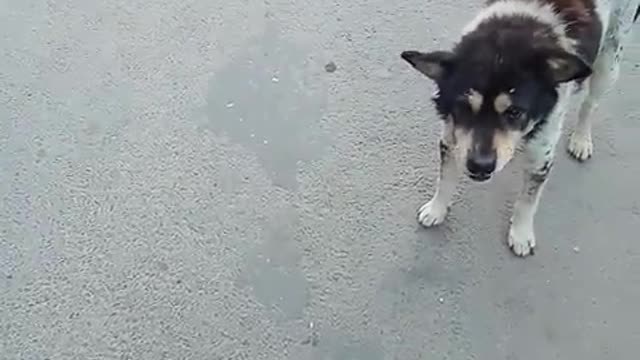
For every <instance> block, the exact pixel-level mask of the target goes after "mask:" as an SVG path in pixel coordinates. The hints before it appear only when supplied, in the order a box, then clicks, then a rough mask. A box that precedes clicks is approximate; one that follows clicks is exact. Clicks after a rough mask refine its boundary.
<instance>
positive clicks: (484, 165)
mask: <svg viewBox="0 0 640 360" xmlns="http://www.w3.org/2000/svg"><path fill="white" fill-rule="evenodd" d="M496 162H497V157H496V153H495V152H492V153H490V154H483V155H479V154H478V155H474V156H470V157H469V158H468V159H467V170H469V176H470V177H471V178H472V179H473V180H477V181H485V180H488V179H489V178H490V177H491V174H492V173H493V172H494V171H495V170H496Z"/></svg>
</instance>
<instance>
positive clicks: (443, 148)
mask: <svg viewBox="0 0 640 360" xmlns="http://www.w3.org/2000/svg"><path fill="white" fill-rule="evenodd" d="M450 127H451V125H450V124H447V126H446V129H445V132H444V134H443V136H442V138H441V139H440V143H439V146H440V173H439V176H438V185H437V188H436V192H435V194H434V195H433V198H431V200H430V201H428V202H427V203H426V204H424V205H422V206H421V207H420V209H419V210H418V221H419V222H420V224H422V225H423V226H426V227H431V226H435V225H439V224H441V223H442V222H443V221H444V218H445V217H446V216H447V212H448V211H449V205H451V201H452V199H453V195H454V194H455V191H456V187H457V185H458V177H459V170H458V166H457V162H456V156H455V154H454V146H456V141H455V140H454V139H453V130H452V129H451V128H450Z"/></svg>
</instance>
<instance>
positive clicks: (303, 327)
mask: <svg viewBox="0 0 640 360" xmlns="http://www.w3.org/2000/svg"><path fill="white" fill-rule="evenodd" d="M472 3H473V5H469V6H460V5H452V4H453V2H447V1H444V0H437V1H436V0H426V1H416V0H399V1H397V2H391V1H387V0H370V1H364V0H353V1H311V0H297V1H284V0H269V1H255V0H247V1H222V0H213V1H205V0H185V1H169V0H110V1H106V0H102V1H101V0H93V1H86V0H85V1H81V0H55V1H36V0H3V1H0V49H1V50H0V359H51V360H53V359H133V360H138V359H154V360H155V359H214V360H223V359H224V360H227V359H229V360H231V359H250V360H261V359H268V360H277V359H283V360H306V359H312V360H411V359H430V360H431V359H508V360H539V359H585V360H586V359H594V360H595V359H637V358H638V354H637V345H638V344H639V343H640V312H639V311H638V303H640V237H639V236H638V229H640V195H639V194H638V184H639V183H640V182H639V179H640V162H639V161H638V160H637V159H638V157H639V156H640V144H639V143H638V140H637V139H638V138H639V137H640V108H639V107H638V106H637V104H638V84H639V83H640V68H638V65H637V64H638V62H639V61H640V47H639V46H638V45H637V44H638V41H636V42H634V44H633V45H632V46H629V47H628V48H627V55H626V60H625V62H624V64H623V76H622V80H621V81H620V83H619V84H618V86H617V88H616V90H615V91H613V92H612V94H611V95H610V96H609V97H608V98H607V100H606V101H605V102H604V103H603V104H602V107H601V108H600V110H599V111H598V112H597V116H598V117H599V118H600V121H599V122H598V124H597V125H596V129H595V134H596V138H595V147H596V155H595V157H594V158H593V159H592V160H591V161H590V162H588V163H586V164H577V163H575V162H573V161H572V160H570V159H569V157H568V156H567V155H566V154H565V151H564V149H563V148H561V149H559V150H558V164H557V167H556V168H555V170H554V175H553V177H552V180H551V181H550V183H549V185H548V187H547V189H546V191H545V194H544V198H543V202H542V205H541V207H540V213H539V216H538V217H537V222H536V229H537V235H538V242H539V248H538V251H537V253H536V256H534V257H531V258H527V259H524V260H523V259H517V258H515V257H513V256H511V255H510V253H509V251H508V249H507V248H506V246H505V244H504V239H505V234H506V229H507V219H508V216H509V210H510V207H511V202H512V200H513V198H514V196H515V193H516V191H517V190H518V186H519V180H520V176H519V172H518V167H517V166H511V167H510V168H509V169H507V170H506V171H505V172H504V173H503V174H502V175H501V176H500V177H499V178H497V179H496V180H495V181H494V182H492V183H490V184H487V185H476V184H469V183H468V182H465V184H464V186H463V187H461V191H460V192H461V194H460V196H459V197H458V200H457V203H456V205H455V206H454V208H453V210H452V212H451V214H450V216H449V217H448V222H447V223H446V225H443V226H442V227H440V228H438V229H434V230H423V229H420V228H419V227H418V225H417V223H416V221H415V211H416V209H417V208H418V206H419V205H420V204H421V203H422V202H424V201H425V200H427V199H428V197H429V195H430V194H431V193H432V191H433V185H434V180H435V172H436V164H437V155H436V154H437V151H436V150H435V149H436V139H437V137H438V133H439V127H440V124H439V122H438V121H437V120H436V119H435V116H434V113H433V111H432V110H431V105H430V104H429V102H428V97H429V95H430V93H431V92H432V90H433V88H432V86H431V84H430V83H429V82H428V81H427V80H426V79H422V78H420V77H419V75H418V74H417V73H416V72H415V71H413V70H411V69H409V67H408V66H407V65H406V64H404V63H402V62H401V60H400V59H399V53H400V52H401V51H402V50H405V49H408V48H421V49H425V50H427V49H435V48H439V47H446V46H449V45H451V43H452V41H454V40H455V38H456V34H457V33H458V31H459V29H460V27H461V26H462V25H463V24H464V23H465V22H466V21H467V20H469V19H470V18H471V16H472V15H473V12H474V11H475V10H476V9H477V7H478V6H479V4H480V3H481V1H480V0H478V1H474V2H472ZM636 38H638V36H636ZM329 62H334V63H335V65H336V69H335V71H334V72H331V71H327V70H326V69H325V65H326V64H327V63H329ZM329 70H333V69H329ZM573 115H575V114H572V117H571V118H570V119H569V121H568V122H569V123H572V122H573V120H574V116H573ZM563 145H564V144H563ZM514 165H516V164H514Z"/></svg>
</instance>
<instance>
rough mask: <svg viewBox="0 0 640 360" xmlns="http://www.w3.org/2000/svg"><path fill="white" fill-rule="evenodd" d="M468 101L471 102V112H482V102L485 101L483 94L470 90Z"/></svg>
mask: <svg viewBox="0 0 640 360" xmlns="http://www.w3.org/2000/svg"><path fill="white" fill-rule="evenodd" d="M467 100H468V101H469V106H471V111H473V112H474V113H478V112H480V109H481V108H482V102H483V101H484V97H483V96H482V94H480V93H479V92H478V91H476V90H474V89H469V91H468V92H467Z"/></svg>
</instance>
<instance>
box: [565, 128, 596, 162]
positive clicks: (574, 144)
mask: <svg viewBox="0 0 640 360" xmlns="http://www.w3.org/2000/svg"><path fill="white" fill-rule="evenodd" d="M567 149H568V150H569V153H570V154H571V155H572V156H573V157H574V158H576V159H577V160H579V161H585V160H587V159H588V158H590V157H591V155H593V142H592V141H591V135H589V134H586V135H584V134H579V133H577V132H574V133H573V134H571V137H570V138H569V146H568V147H567Z"/></svg>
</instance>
